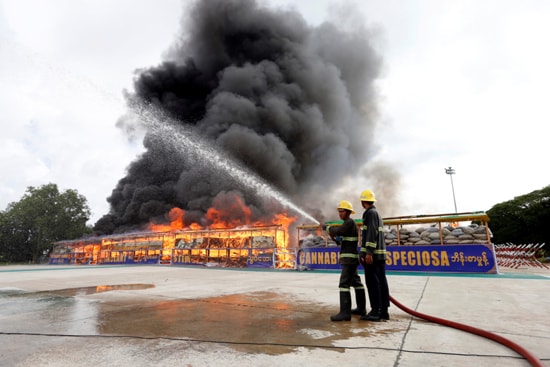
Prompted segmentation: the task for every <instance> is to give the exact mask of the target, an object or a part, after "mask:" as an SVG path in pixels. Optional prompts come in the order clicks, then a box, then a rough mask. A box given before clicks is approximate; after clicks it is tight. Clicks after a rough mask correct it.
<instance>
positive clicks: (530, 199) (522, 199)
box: [487, 186, 550, 253]
mask: <svg viewBox="0 0 550 367" xmlns="http://www.w3.org/2000/svg"><path fill="white" fill-rule="evenodd" d="M487 214H488V215H489V218H490V220H491V222H490V223H489V224H490V227H491V230H492V231H493V235H494V237H493V242H494V243H506V242H512V243H515V244H530V243H532V244H534V243H545V244H546V245H545V251H546V253H548V252H549V250H548V249H549V245H548V243H549V242H550V241H549V240H550V235H549V234H550V232H548V230H547V227H548V223H550V186H546V187H544V188H543V189H541V190H536V191H533V192H531V193H529V194H526V195H522V196H518V197H515V198H514V199H512V200H509V201H506V202H503V203H500V204H496V205H495V206H493V207H492V208H491V209H489V210H488V211H487Z"/></svg>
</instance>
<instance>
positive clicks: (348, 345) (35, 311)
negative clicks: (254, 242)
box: [0, 265, 550, 367]
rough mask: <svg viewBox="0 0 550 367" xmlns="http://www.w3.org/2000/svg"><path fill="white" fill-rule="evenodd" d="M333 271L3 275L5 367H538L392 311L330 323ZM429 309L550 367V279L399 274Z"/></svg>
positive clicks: (16, 271) (85, 269) (17, 271)
mask: <svg viewBox="0 0 550 367" xmlns="http://www.w3.org/2000/svg"><path fill="white" fill-rule="evenodd" d="M338 278H339V273H338V272H335V271H303V272H299V271H290V270H264V271H262V270H243V269H219V268H203V267H175V266H147V265H140V266H57V265H45V266H3V267H0V365H2V366H127V365H133V366H151V365H155V366H173V365H180V366H181V365H183V366H220V365H223V366H224V367H226V366H250V365H256V366H281V365H286V364H300V365H304V366H341V365H346V366H366V365H368V366H465V365H475V366H491V367H492V366H495V365H498V366H529V365H530V363H529V362H528V361H526V360H525V359H524V358H523V357H521V356H520V355H519V354H517V353H516V352H514V351H513V350H511V349H510V348H508V347H506V346H504V345H502V344H499V343H496V342H494V341H492V340H488V339H485V338H482V337H480V336H477V335H473V334H469V333H466V332H464V331H460V330H456V329H452V328H448V327H445V326H442V325H438V324H433V323H429V322H427V321H424V320H421V319H418V318H415V317H412V316H410V315H409V314H407V313H405V312H404V311H402V310H400V309H398V308H397V307H395V306H392V307H391V308H390V317H391V319H390V320H389V321H387V322H367V321H361V320H359V319H358V317H354V318H352V321H350V322H337V323H335V322H330V321H329V316H330V314H333V313H336V312H337V311H338ZM388 280H389V283H390V291H391V294H392V296H393V297H394V298H396V300H398V301H399V302H401V303H403V304H404V305H406V306H407V307H409V308H411V309H414V310H416V311H418V312H422V313H425V314H429V315H433V316H437V317H440V318H444V319H449V320H453V321H456V322H460V323H463V324H468V325H472V326H475V327H477V328H481V329H484V330H487V331H490V332H492V333H495V334H498V335H500V336H502V337H504V338H507V339H509V340H511V341H513V342H515V343H517V344H519V345H521V346H522V347H524V348H526V349H527V350H528V351H529V352H531V353H533V354H534V355H536V356H537V357H538V358H539V359H541V361H542V363H543V364H544V365H547V366H550V349H549V348H548V347H547V346H548V345H549V342H550V317H548V310H550V294H549V290H550V271H548V270H545V269H542V270H541V271H540V272H534V273H533V272H530V273H527V272H521V271H520V272H517V271H514V272H512V271H510V272H506V270H504V269H501V274H497V275H448V274H447V275H438V274H427V273H424V274H405V273H390V274H389V275H388Z"/></svg>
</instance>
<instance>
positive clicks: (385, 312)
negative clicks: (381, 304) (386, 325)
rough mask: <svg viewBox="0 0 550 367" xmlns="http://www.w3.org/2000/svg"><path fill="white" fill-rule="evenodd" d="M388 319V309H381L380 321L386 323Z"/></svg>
mask: <svg viewBox="0 0 550 367" xmlns="http://www.w3.org/2000/svg"><path fill="white" fill-rule="evenodd" d="M389 319H390V313H389V312H388V308H387V307H385V308H382V310H381V311H380V320H385V321H388V320H389Z"/></svg>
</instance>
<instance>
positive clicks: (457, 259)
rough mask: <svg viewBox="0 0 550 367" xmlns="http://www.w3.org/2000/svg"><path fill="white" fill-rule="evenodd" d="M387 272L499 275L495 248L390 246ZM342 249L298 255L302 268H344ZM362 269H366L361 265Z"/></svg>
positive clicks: (319, 249)
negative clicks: (341, 255) (340, 254)
mask: <svg viewBox="0 0 550 367" xmlns="http://www.w3.org/2000/svg"><path fill="white" fill-rule="evenodd" d="M386 250H387V252H388V254H387V258H386V270H389V271H393V270H396V271H427V272H447V273H497V265H496V257H495V251H494V249H493V246H492V245H484V244H460V245H431V246H430V245H427V246H388V247H387V248H386ZM339 252H340V248H338V247H316V248H303V249H300V251H299V252H298V260H297V261H298V264H297V265H298V267H306V268H308V269H340V265H339V264H338V256H339ZM360 268H362V266H360Z"/></svg>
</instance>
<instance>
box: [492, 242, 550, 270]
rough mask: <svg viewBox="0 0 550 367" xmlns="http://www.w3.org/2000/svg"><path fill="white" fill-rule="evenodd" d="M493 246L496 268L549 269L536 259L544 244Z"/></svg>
mask: <svg viewBox="0 0 550 367" xmlns="http://www.w3.org/2000/svg"><path fill="white" fill-rule="evenodd" d="M494 246H495V254H496V257H497V264H498V266H502V267H505V268H513V269H517V268H519V267H522V266H526V267H536V268H545V269H550V267H549V266H548V265H546V264H544V263H542V262H540V261H539V260H538V259H537V253H539V251H541V250H542V248H543V247H544V243H536V244H532V243H530V244H523V245H516V244H513V243H504V244H498V245H494Z"/></svg>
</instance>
